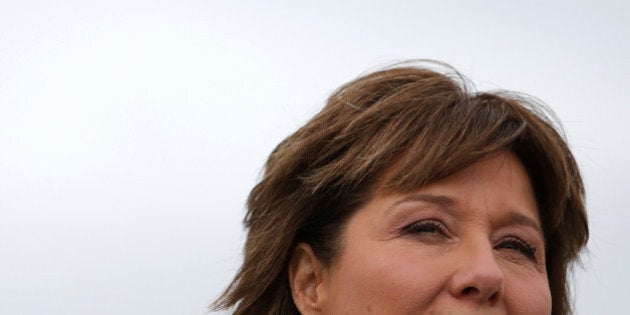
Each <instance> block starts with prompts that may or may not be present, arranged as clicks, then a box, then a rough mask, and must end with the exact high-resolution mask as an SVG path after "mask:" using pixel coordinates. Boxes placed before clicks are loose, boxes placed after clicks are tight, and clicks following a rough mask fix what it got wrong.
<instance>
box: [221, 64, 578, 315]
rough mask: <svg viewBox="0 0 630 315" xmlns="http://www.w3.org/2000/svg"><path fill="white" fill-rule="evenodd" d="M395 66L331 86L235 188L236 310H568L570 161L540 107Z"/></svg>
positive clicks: (448, 73)
mask: <svg viewBox="0 0 630 315" xmlns="http://www.w3.org/2000/svg"><path fill="white" fill-rule="evenodd" d="M428 65H429V66H432V67H434V68H435V66H439V67H441V68H442V70H439V71H438V70H432V69H430V68H428V67H420V66H399V67H395V68H392V69H388V70H383V71H379V72H376V73H372V74H369V75H366V76H364V77H361V78H358V79H356V80H354V81H352V82H350V83H348V84H346V85H344V86H342V87H341V88H340V89H339V90H337V91H336V92H335V93H334V94H333V95H332V96H331V97H330V98H329V100H328V103H327V105H326V106H325V107H324V108H323V110H322V111H321V112H320V113H318V114H317V115H316V116H315V117H314V118H313V119H311V120H310V121H309V122H308V123H307V124H306V125H305V126H303V127H302V128H301V129H299V130H298V131H297V132H295V133H294V134H293V135H291V136H289V137H288V138H287V139H285V140H284V141H283V142H282V143H280V144H279V145H278V147H277V148H276V149H275V150H274V151H273V152H272V154H271V156H270V157H269V160H268V161H267V164H266V166H265V171H264V176H263V178H262V180H261V182H260V183H259V184H258V185H256V187H255V188H254V189H253V190H252V192H251V194H250V196H249V200H248V212H247V215H246V218H245V226H246V227H247V229H248V236H247V241H246V245H245V253H244V255H245V257H244V262H243V265H242V266H241V269H240V270H239V272H238V274H237V275H236V278H235V279H234V281H233V282H232V284H231V285H230V286H229V287H228V289H227V290H226V291H225V293H224V294H223V295H222V296H221V297H220V298H219V300H218V301H217V302H216V303H215V307H216V308H217V309H221V308H228V307H235V310H234V312H235V314H366V313H374V314H425V313H427V314H428V313H430V314H433V313H436V314H506V313H509V314H550V313H551V314H568V313H570V311H571V305H570V301H569V292H568V288H567V271H568V269H569V268H570V266H571V263H572V262H573V261H574V260H576V259H577V257H578V254H579V252H580V250H581V249H582V248H583V247H584V246H585V244H586V242H587V239H588V226H587V218H586V212H585V209H584V188H583V184H582V179H581V176H580V172H579V169H578V167H577V165H576V162H575V160H574V158H573V156H572V154H571V152H570V151H569V149H568V146H567V144H566V142H565V140H564V138H563V136H562V135H561V134H560V133H559V131H558V129H557V128H558V127H554V123H553V121H552V120H550V118H549V114H548V113H549V111H547V110H546V109H545V107H543V106H542V105H541V104H538V103H536V102H535V101H533V100H531V99H529V98H527V97H524V96H521V95H517V94H514V93H509V92H494V93H486V92H475V91H472V90H471V89H470V87H469V84H468V83H467V81H466V80H465V79H464V78H463V77H462V76H461V75H460V74H458V73H457V72H455V71H454V70H452V69H450V68H448V67H447V66H445V65H442V64H438V63H435V62H429V63H428Z"/></svg>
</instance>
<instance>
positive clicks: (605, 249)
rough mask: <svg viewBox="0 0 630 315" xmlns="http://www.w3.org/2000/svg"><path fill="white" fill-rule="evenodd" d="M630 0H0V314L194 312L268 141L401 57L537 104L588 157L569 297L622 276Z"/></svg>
mask: <svg viewBox="0 0 630 315" xmlns="http://www.w3.org/2000/svg"><path fill="white" fill-rule="evenodd" d="M629 12H630V5H628V2H626V1H522V2H519V1H365V0H364V1H310V2H309V3H306V1H304V3H299V4H298V3H297V1H286V2H276V1H250V2H246V1H224V2H223V1H200V0H198V1H187V0H179V1H175V0H172V1H164V0H163V1H159V0H158V1H148V0H125V1H122V0H116V1H98V2H97V1H79V0H76V1H71V0H61V1H32V0H26V1H7V0H3V1H2V2H0V313H1V314H203V313H204V312H205V311H206V307H207V306H208V305H209V304H210V303H211V301H212V300H213V299H214V298H216V297H217V296H218V295H219V293H220V292H221V291H222V290H223V289H224V288H225V286H226V285H227V284H228V282H229V281H230V279H231V277H232V276H233V274H234V273H235V271H236V269H237V267H238V265H239V262H240V260H241V248H242V245H243V241H244V232H243V231H242V227H241V220H242V217H243V214H244V203H245V199H246V196H247V194H248V192H249V190H250V189H251V187H252V186H253V185H254V184H255V183H256V180H257V178H258V176H259V174H260V170H261V168H262V165H263V163H264V161H265V159H266V157H267V156H268V154H269V153H270V152H271V150H272V149H273V148H274V147H275V145H276V144H277V143H278V142H279V141H281V140H282V139H283V138H284V137H286V136H287V135H288V134H289V133H291V132H292V131H294V130H295V129H296V128H298V127H299V126H300V125H302V124H303V123H304V122H305V121H306V120H307V119H308V118H309V117H311V116H312V115H313V114H314V113H316V112H317V111H318V110H319V109H320V108H321V107H322V105H323V104H324V102H325V99H326V97H327V96H328V95H329V94H330V93H331V92H332V91H333V90H334V89H335V88H337V87H338V86H339V85H341V84H342V83H345V82H347V81H349V80H351V79H353V78H355V77H357V76H358V75H360V74H364V73H367V72H369V71H372V70H376V69H379V68H381V67H383V66H385V65H388V64H391V63H392V62H396V61H401V60H405V59H410V58H433V59H438V60H442V61H445V62H448V63H450V64H452V65H453V66H455V67H456V68H458V69H459V70H460V71H461V72H463V73H464V74H465V75H467V76H468V77H469V78H470V79H472V81H473V82H475V83H476V84H477V87H478V88H479V89H481V90H484V89H496V88H504V89H510V90H517V91H520V92H525V93H529V94H532V95H534V96H536V97H538V98H540V99H542V100H543V101H545V102H546V103H548V104H549V105H550V106H551V107H552V108H553V109H554V110H555V111H556V113H557V115H558V116H559V117H560V120H561V121H562V122H563V123H564V126H565V129H566V133H567V137H568V140H569V142H570V144H571V147H572V148H573V151H574V153H575V155H576V157H577V159H578V161H579V164H580V165H581V167H582V168H583V174H584V177H585V180H586V185H587V189H588V207H589V214H590V224H591V240H590V244H589V250H590V254H589V255H588V256H585V258H584V270H578V272H577V273H576V276H575V281H573V283H572V286H573V287H574V288H575V294H576V309H577V314H623V313H625V312H624V304H626V302H627V298H628V294H627V291H626V289H627V284H628V282H630V269H628V268H627V267H626V266H627V264H628V263H629V262H630V243H629V242H628V241H627V238H628V231H629V230H628V227H627V226H628V224H629V223H630V214H629V211H630V209H629V205H630V202H629V201H628V196H629V194H630V184H629V183H628V178H629V177H630V169H629V165H630V163H628V161H629V160H630V154H629V153H630V151H629V149H628V138H629V137H628V134H629V133H630V127H629V120H628V118H629V117H630V109H629V106H628V104H627V103H628V99H630V89H629V88H628V84H629V83H630V44H629V42H630V41H629V39H630V14H629Z"/></svg>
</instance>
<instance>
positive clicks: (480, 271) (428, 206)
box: [289, 151, 551, 314]
mask: <svg viewBox="0 0 630 315" xmlns="http://www.w3.org/2000/svg"><path fill="white" fill-rule="evenodd" d="M544 253H545V248H544V237H543V234H542V232H541V229H540V220H539V216H538V209H537V206H536V200H535V197H534V193H533V190H532V187H531V183H530V180H529V177H528V175H527V173H526V171H525V169H524V167H523V165H522V164H521V163H520V162H519V160H518V159H517V158H516V157H515V156H514V155H513V154H512V153H510V152H507V151H504V152H499V153H497V154H495V155H493V156H491V157H489V158H487V159H484V160H482V161H479V162H477V163H475V164H473V165H471V166H470V167H468V168H466V169H464V170H462V171H460V172H458V173H456V174H454V175H451V176H449V177H447V178H444V179H442V180H440V181H437V182H434V183H432V184H430V185H427V186H424V187H422V188H420V189H418V190H416V191H413V192H410V193H404V194H390V195H376V196H374V197H373V198H372V199H371V200H370V201H369V202H368V203H367V204H365V205H364V206H363V207H362V208H361V209H359V210H357V212H356V213H355V214H354V215H353V216H352V217H351V218H350V220H349V222H348V224H347V226H346V228H345V229H344V232H343V234H342V251H341V254H340V256H339V257H337V259H336V260H335V261H334V262H333V263H332V264H331V265H329V266H325V265H323V264H322V263H321V262H319V261H318V260H317V258H316V257H315V256H314V255H313V253H312V251H311V250H310V247H309V246H308V245H307V244H300V245H299V246H298V248H297V249H296V251H295V253H294V256H293V259H292V261H291V265H290V271H289V273H290V274H289V276H290V283H291V287H292V290H293V297H294V301H295V302H296V305H297V306H298V309H299V310H300V312H301V313H302V314H366V313H374V314H550V313H551V294H550V291H549V284H548V281H547V272H546V269H545V257H544Z"/></svg>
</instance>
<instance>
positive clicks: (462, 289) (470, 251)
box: [451, 239, 503, 303]
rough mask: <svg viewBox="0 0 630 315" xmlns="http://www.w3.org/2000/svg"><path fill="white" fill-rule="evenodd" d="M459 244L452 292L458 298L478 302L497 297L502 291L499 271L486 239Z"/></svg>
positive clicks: (492, 299) (501, 277) (492, 250)
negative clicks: (458, 259) (458, 257)
mask: <svg viewBox="0 0 630 315" xmlns="http://www.w3.org/2000/svg"><path fill="white" fill-rule="evenodd" d="M461 246H462V251H461V259H460V264H459V267H458V269H457V270H456V271H455V273H454V274H453V279H452V287H451V290H452V293H453V294H454V295H455V296H457V297H458V298H465V299H474V300H477V301H478V302H480V303H486V302H493V301H496V300H497V299H499V298H500V297H501V295H502V291H503V271H502V270H501V267H500V266H499V264H498V262H497V260H496V257H495V253H494V249H493V247H492V245H491V244H490V241H489V240H487V239H486V240H482V239H476V240H471V241H469V242H468V243H465V244H461Z"/></svg>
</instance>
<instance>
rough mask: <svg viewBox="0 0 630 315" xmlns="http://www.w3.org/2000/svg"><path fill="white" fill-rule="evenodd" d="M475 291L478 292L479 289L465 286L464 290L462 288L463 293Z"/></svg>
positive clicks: (469, 293) (473, 292) (467, 293)
mask: <svg viewBox="0 0 630 315" xmlns="http://www.w3.org/2000/svg"><path fill="white" fill-rule="evenodd" d="M477 292H479V290H477V288H474V287H466V288H465V289H464V290H462V294H463V295H471V294H475V293H477Z"/></svg>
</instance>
